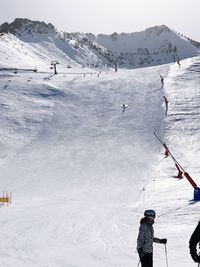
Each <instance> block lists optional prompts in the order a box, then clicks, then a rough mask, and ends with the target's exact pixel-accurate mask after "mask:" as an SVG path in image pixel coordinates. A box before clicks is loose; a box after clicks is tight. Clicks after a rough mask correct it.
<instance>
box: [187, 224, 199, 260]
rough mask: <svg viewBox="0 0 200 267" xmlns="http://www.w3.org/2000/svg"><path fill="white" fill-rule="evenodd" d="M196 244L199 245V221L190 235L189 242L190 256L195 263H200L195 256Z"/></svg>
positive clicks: (197, 256)
mask: <svg viewBox="0 0 200 267" xmlns="http://www.w3.org/2000/svg"><path fill="white" fill-rule="evenodd" d="M197 244H200V221H199V223H198V225H197V227H196V228H195V230H194V232H193V233H192V235H191V238H190V241H189V248H190V254H191V257H192V259H193V261H195V262H199V263H200V255H198V254H197Z"/></svg>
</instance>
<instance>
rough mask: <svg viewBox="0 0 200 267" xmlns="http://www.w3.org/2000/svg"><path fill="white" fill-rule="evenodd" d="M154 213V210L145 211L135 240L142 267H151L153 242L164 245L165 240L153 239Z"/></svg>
mask: <svg viewBox="0 0 200 267" xmlns="http://www.w3.org/2000/svg"><path fill="white" fill-rule="evenodd" d="M155 216H156V213H155V211H154V210H145V212H144V217H143V218H142V219H141V221H140V228H139V234H138V238H137V251H138V254H139V258H140V262H141V265H142V267H153V242H155V243H160V244H166V243H167V239H166V238H163V239H159V238H156V237H154V230H153V224H154V219H155Z"/></svg>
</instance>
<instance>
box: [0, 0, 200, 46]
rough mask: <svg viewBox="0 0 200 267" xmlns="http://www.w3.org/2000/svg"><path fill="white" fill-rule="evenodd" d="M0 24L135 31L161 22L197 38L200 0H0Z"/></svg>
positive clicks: (107, 31) (103, 31)
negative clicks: (18, 20)
mask: <svg viewBox="0 0 200 267" xmlns="http://www.w3.org/2000/svg"><path fill="white" fill-rule="evenodd" d="M0 1H1V9H0V24H2V23H4V22H6V21H7V22H12V21H13V20H14V19H15V18H17V17H18V18H19V17H21V18H29V19H32V20H40V21H45V22H47V23H49V22H51V23H52V24H53V25H54V26H56V28H58V29H59V30H63V31H67V32H75V31H79V32H92V33H94V34H97V33H106V34H110V33H113V32H118V33H120V32H136V31H141V30H145V29H146V28H148V27H152V26H156V25H162V24H165V25H166V26H168V27H169V28H171V29H174V30H176V31H178V32H180V33H183V34H184V35H186V36H188V37H190V38H192V39H195V40H197V41H200V15H199V12H200V0H0Z"/></svg>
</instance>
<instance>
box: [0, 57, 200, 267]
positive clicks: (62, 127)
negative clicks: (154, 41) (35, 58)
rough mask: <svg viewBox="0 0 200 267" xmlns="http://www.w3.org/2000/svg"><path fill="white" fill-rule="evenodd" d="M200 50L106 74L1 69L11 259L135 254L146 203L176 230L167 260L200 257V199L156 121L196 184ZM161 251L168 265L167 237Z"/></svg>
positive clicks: (44, 262) (92, 259) (5, 252)
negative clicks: (192, 250) (197, 237)
mask: <svg viewBox="0 0 200 267" xmlns="http://www.w3.org/2000/svg"><path fill="white" fill-rule="evenodd" d="M199 62H200V58H199V57H196V58H193V59H187V60H185V61H182V62H181V68H180V69H179V68H178V65H177V64H176V65H175V64H168V65H162V66H157V67H150V68H144V69H135V70H120V71H118V72H117V73H115V72H112V71H102V72H101V74H100V75H99V77H98V75H97V74H96V73H93V72H91V73H89V74H86V75H83V74H78V73H77V74H75V73H74V74H70V73H69V74H58V75H55V76H52V77H51V78H49V75H47V74H42V73H22V72H21V73H18V74H17V75H14V74H12V73H6V72H1V73H0V89H1V94H0V108H1V113H0V114H1V115H0V120H1V129H0V145H1V150H0V151H1V152H0V167H1V171H0V181H1V183H0V185H1V189H2V191H3V190H8V191H9V192H12V193H13V202H12V204H11V205H10V206H3V207H2V208H1V216H0V225H1V249H0V257H1V264H2V266H7V267H13V266H19V267H25V266H26V267H27V266H29V267H108V266H113V267H119V266H127V267H129V266H130V267H131V266H137V264H138V255H137V253H136V239H137V234H138V228H139V221H140V218H141V217H142V216H143V211H144V209H147V208H153V209H155V210H156V213H157V218H156V223H155V225H154V231H155V236H157V237H160V238H162V237H167V238H168V244H167V252H168V261H169V266H170V267H175V266H176V267H186V266H187V267H188V266H196V264H194V263H193V261H192V260H191V258H190V255H189V249H188V241H189V238H190V235H191V233H192V231H193V230H194V228H195V227H196V224H197V222H198V219H199V213H198V211H199V203H198V202H197V203H194V204H193V205H192V204H191V202H190V200H191V199H192V197H193V188H192V187H191V185H190V184H189V183H188V181H187V180H186V179H182V180H177V179H176V178H174V175H176V174H177V170H176V169H175V167H174V163H173V161H172V160H171V158H166V159H164V155H163V148H162V147H161V145H160V144H159V143H158V142H157V140H156V139H155V137H154V135H153V132H154V130H155V129H156V131H157V132H158V133H159V134H160V135H161V137H162V138H163V139H164V140H165V141H166V143H167V144H168V146H169V148H170V150H171V152H172V153H173V155H174V156H175V157H176V158H177V160H178V161H180V163H181V164H182V166H184V168H185V169H186V170H187V171H188V172H189V173H190V175H191V176H192V177H193V178H194V180H195V181H196V183H197V184H198V183H199V177H198V175H199V169H198V166H199V164H198V158H199V155H198V154H199V142H198V141H199V136H198V133H199V130H200V128H199V114H200V113H199V103H198V100H199V94H200V88H199V75H198V71H199V68H200V67H199V66H200V65H199ZM160 74H161V75H162V76H164V77H165V85H164V87H163V88H161V83H160ZM164 95H165V96H166V97H167V98H168V100H169V109H168V113H167V116H165V104H164V99H163V96H164ZM122 104H125V105H127V108H126V110H125V111H124V112H123V110H122ZM154 262H155V266H159V267H164V266H166V261H165V250H164V247H163V245H158V244H155V245H154Z"/></svg>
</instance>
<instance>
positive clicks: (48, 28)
mask: <svg viewBox="0 0 200 267" xmlns="http://www.w3.org/2000/svg"><path fill="white" fill-rule="evenodd" d="M0 32H6V33H8V32H10V33H12V34H14V35H22V34H33V33H39V34H49V33H52V32H55V27H54V26H53V25H52V24H51V23H48V24H46V23H45V22H43V21H42V22H41V21H32V20H29V19H26V18H25V19H24V18H16V19H15V20H14V21H13V22H12V23H10V24H9V23H7V22H5V23H3V24H2V25H0Z"/></svg>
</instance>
